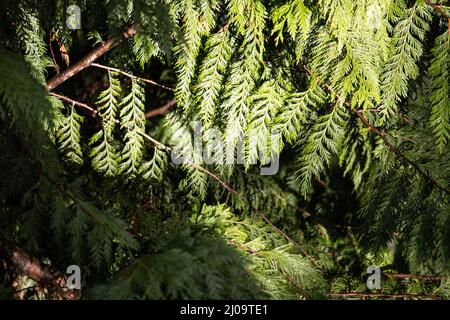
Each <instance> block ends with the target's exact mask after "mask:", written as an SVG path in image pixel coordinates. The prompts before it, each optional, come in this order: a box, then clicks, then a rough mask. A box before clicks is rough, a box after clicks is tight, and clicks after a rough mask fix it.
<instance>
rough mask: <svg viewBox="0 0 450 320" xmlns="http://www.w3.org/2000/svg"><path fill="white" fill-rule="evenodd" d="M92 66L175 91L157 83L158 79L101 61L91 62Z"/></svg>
mask: <svg viewBox="0 0 450 320" xmlns="http://www.w3.org/2000/svg"><path fill="white" fill-rule="evenodd" d="M90 66H91V67H97V68H100V69H104V70H108V71H114V72H118V73H120V74H123V75H124V76H127V77H129V78H132V79H136V80H141V81H144V82H147V83H150V84H152V85H155V86H157V87H160V88H163V89H166V90H169V91H173V89H172V88H170V87H167V86H164V85H162V84H159V83H157V82H156V81H153V80H150V79H146V78H142V77H138V76H135V75H133V74H131V73H128V72H125V71H123V70H120V69H117V68H113V67H108V66H104V65H102V64H99V63H91V65H90Z"/></svg>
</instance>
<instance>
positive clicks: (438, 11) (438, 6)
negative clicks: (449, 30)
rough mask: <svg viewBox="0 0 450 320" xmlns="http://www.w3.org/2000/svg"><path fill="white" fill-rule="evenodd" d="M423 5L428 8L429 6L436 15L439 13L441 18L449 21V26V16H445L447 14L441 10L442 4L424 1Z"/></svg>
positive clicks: (428, 0)
mask: <svg viewBox="0 0 450 320" xmlns="http://www.w3.org/2000/svg"><path fill="white" fill-rule="evenodd" d="M425 3H426V4H427V5H429V6H431V7H432V8H433V9H434V10H435V11H436V12H437V13H439V14H440V15H441V16H442V17H444V18H445V19H447V20H448V21H449V25H450V15H448V14H447V12H445V10H444V9H442V7H443V6H442V4H439V3H433V2H432V1H431V0H425Z"/></svg>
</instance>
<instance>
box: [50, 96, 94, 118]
mask: <svg viewBox="0 0 450 320" xmlns="http://www.w3.org/2000/svg"><path fill="white" fill-rule="evenodd" d="M49 95H51V96H53V97H56V98H58V99H60V100H63V101H66V102H69V103H71V104H74V105H76V106H78V107H81V108H83V109H85V110H87V111H89V112H91V113H93V115H94V116H95V117H96V116H98V114H99V112H98V110H96V109H94V108H92V107H90V106H88V105H87V104H85V103H82V102H79V101H76V100H73V99H70V98H69V97H66V96H63V95H61V94H58V93H55V92H49Z"/></svg>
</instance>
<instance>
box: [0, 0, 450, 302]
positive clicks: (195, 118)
mask: <svg viewBox="0 0 450 320" xmlns="http://www.w3.org/2000/svg"><path fill="white" fill-rule="evenodd" d="M77 4H78V5H80V6H81V8H82V11H83V20H82V22H83V23H82V30H78V31H70V30H68V29H67V28H66V27H65V18H66V17H65V5H66V1H53V2H52V1H42V2H41V3H39V4H33V3H30V2H29V1H22V0H19V1H12V0H8V1H5V4H4V10H3V11H2V12H1V13H0V30H1V37H0V74H1V77H0V167H1V168H2V170H1V172H0V238H1V239H2V242H1V243H0V247H1V248H0V255H1V254H2V252H3V246H5V247H6V249H9V248H10V246H12V245H14V246H16V245H17V246H19V247H23V248H24V249H26V250H27V251H29V252H30V253H31V254H33V255H34V256H36V257H37V258H38V259H41V260H45V261H46V262H49V263H51V265H52V267H53V268H55V269H57V270H64V269H65V268H66V267H67V265H71V264H78V265H80V266H81V267H82V270H83V275H84V276H83V292H82V295H83V297H88V298H89V297H95V298H125V299H134V298H137V299H156V298H157V299H186V298H191V299H208V298H215V299H253V298H271V299H311V298H329V297H330V295H328V293H330V291H332V292H345V291H355V290H357V291H366V287H365V279H364V271H365V269H366V268H367V266H368V265H371V264H377V265H380V266H382V267H383V273H385V272H387V273H389V272H391V271H392V272H393V273H395V272H398V273H417V274H427V273H432V274H436V275H439V276H441V277H442V280H441V282H440V283H438V282H435V283H431V284H430V283H428V282H427V280H423V281H422V280H420V279H416V278H414V277H413V278H411V279H406V280H404V281H403V280H402V281H397V279H395V277H391V278H389V276H386V279H385V280H386V281H384V280H383V283H385V284H384V287H383V292H385V293H397V294H401V293H410V294H433V295H438V296H440V297H444V298H448V295H449V289H448V287H449V285H448V278H447V277H448V272H449V270H450V263H449V261H450V217H449V210H450V208H449V205H450V204H449V189H450V183H449V182H450V150H449V145H448V141H449V139H450V131H449V130H450V98H449V83H450V82H449V70H450V68H449V67H450V66H449V63H450V59H449V53H450V52H449V41H450V40H449V34H448V30H447V21H446V20H445V19H443V18H442V14H440V13H439V10H443V12H445V13H447V12H449V9H448V1H444V2H443V3H442V4H441V5H440V6H439V7H437V8H439V10H437V9H436V7H434V9H433V6H431V5H430V4H429V3H428V1H423V0H417V1H393V0H376V1H368V0H362V1H356V2H355V1H351V0H338V1H331V0H320V1H315V2H314V1H304V0H280V1H275V2H274V1H267V0H225V1H218V0H208V1H200V0H164V1H163V0H151V1H144V0H133V1H128V0H109V1H90V2H89V3H86V4H84V3H83V1H78V2H77ZM131 24H134V25H135V26H136V28H137V30H138V32H137V34H136V35H135V36H133V37H130V38H128V39H127V40H126V41H121V42H120V44H119V43H118V45H117V46H115V47H114V48H113V49H111V50H109V51H108V53H107V54H104V55H102V56H101V57H98V58H97V59H96V62H97V63H101V64H104V65H108V66H114V67H116V68H119V69H120V70H123V72H116V71H107V72H105V70H104V69H103V68H99V67H101V66H99V65H98V64H97V65H90V66H89V68H85V69H83V70H82V71H81V72H79V73H77V74H76V75H75V76H74V77H71V78H69V79H67V80H66V81H64V83H62V84H61V85H60V86H58V87H57V88H54V89H52V90H50V91H52V92H48V90H46V89H44V87H45V83H46V82H48V81H49V80H50V78H51V77H53V76H62V75H63V74H64V72H65V70H64V69H65V68H66V67H69V65H68V63H67V55H65V52H64V51H67V53H68V54H69V57H70V61H69V62H70V63H69V64H71V65H72V66H73V65H74V63H75V61H84V60H83V57H84V56H86V55H87V54H88V53H89V52H91V51H92V50H93V48H94V47H95V46H101V45H102V44H99V42H102V40H104V39H108V38H117V37H120V36H121V34H122V32H123V30H124V29H125V28H126V27H127V26H129V25H131ZM48 39H49V40H48ZM111 70H112V69H111ZM114 70H115V69H114ZM58 72H60V73H59V75H58ZM130 75H136V76H130ZM143 79H147V80H146V81H143ZM160 81H161V82H163V83H164V86H161V85H157V84H156V85H155V82H160ZM169 87H171V88H174V89H173V90H170V88H169ZM61 96H66V98H61ZM170 99H175V100H176V106H175V107H173V108H172V109H171V110H169V111H167V110H164V112H167V114H164V115H162V114H161V115H158V116H157V117H155V116H154V113H152V112H148V111H154V110H157V111H159V110H162V109H164V108H162V109H159V110H158V109H156V108H157V107H158V106H159V105H164V104H166V103H167V101H169V102H170V103H169V104H167V105H171V104H172V103H171V101H170ZM71 100H74V101H76V102H75V103H70V102H68V101H71ZM157 113H158V112H157ZM162 113H163V112H162ZM161 118H162V119H161ZM200 125H201V126H200ZM241 147H242V148H241ZM208 153H209V154H208ZM206 154H207V155H208V156H209V158H208V159H207V160H206V159H205V155H206ZM177 156H178V157H182V158H184V161H183V162H182V163H179V162H177V161H175V160H177V159H176V158H177ZM278 158H279V159H280V163H279V165H280V166H279V171H278V172H277V174H276V175H273V176H263V175H259V173H260V172H259V170H260V167H263V166H266V165H268V164H269V163H270V162H271V161H274V160H276V159H278ZM88 159H90V162H89V161H88ZM178 160H180V159H178ZM240 160H243V161H242V162H241V161H240ZM3 239H4V240H3ZM0 259H3V257H2V256H0ZM0 268H3V264H2V266H0ZM4 274H5V276H3V273H2V274H1V275H0V295H1V296H5V297H9V296H10V294H9V291H8V290H4V289H3V288H7V287H8V286H10V285H11V283H12V281H14V280H12V279H13V278H11V277H14V276H15V275H16V274H17V272H16V270H13V268H12V267H11V268H10V269H8V270H6V271H5V272H4ZM383 279H384V278H383ZM416 280H417V281H416ZM30 294H31V295H26V297H33V295H32V293H30ZM16 297H17V296H16ZM55 297H56V296H54V295H53V293H52V291H51V290H50V291H48V292H47V293H46V295H45V298H55Z"/></svg>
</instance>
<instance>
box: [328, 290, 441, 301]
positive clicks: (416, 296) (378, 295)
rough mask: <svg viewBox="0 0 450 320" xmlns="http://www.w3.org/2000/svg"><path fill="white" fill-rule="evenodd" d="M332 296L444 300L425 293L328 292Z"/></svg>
mask: <svg viewBox="0 0 450 320" xmlns="http://www.w3.org/2000/svg"><path fill="white" fill-rule="evenodd" d="M328 295H329V296H330V297H336V298H388V299H434V300H443V298H442V297H439V296H435V295H425V294H407V293H402V294H391V293H362V292H344V293H335V292H331V293H329V294H328Z"/></svg>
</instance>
